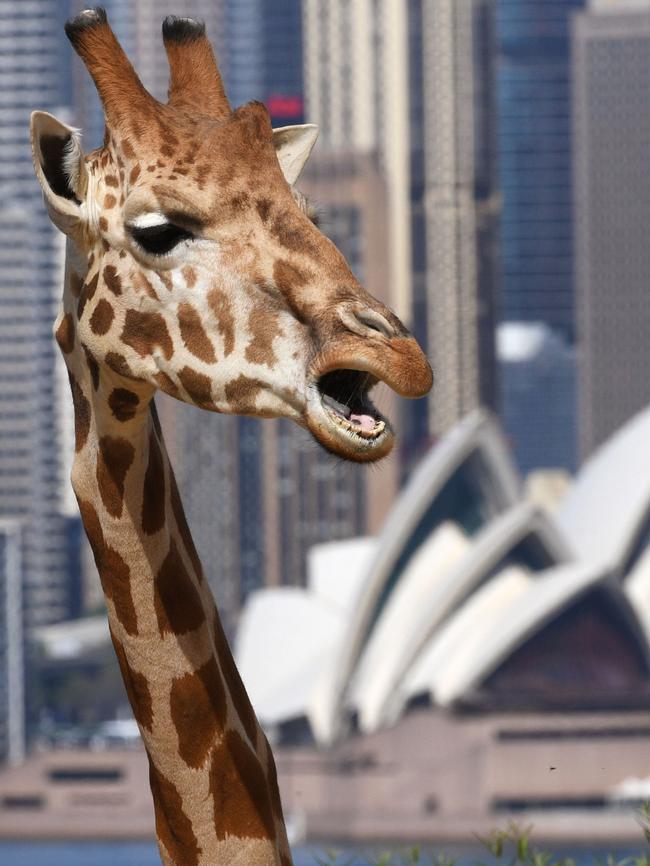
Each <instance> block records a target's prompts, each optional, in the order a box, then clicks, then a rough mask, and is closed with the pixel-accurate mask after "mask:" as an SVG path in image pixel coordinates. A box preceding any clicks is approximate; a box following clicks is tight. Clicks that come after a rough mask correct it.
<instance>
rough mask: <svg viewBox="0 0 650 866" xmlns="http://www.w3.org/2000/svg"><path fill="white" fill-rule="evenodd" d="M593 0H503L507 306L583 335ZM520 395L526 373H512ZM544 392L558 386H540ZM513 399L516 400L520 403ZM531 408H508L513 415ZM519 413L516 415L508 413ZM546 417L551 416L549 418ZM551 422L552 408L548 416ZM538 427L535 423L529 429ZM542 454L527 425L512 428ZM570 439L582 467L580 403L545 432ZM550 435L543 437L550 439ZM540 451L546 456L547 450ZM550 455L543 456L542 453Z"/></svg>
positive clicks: (501, 133)
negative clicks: (578, 282) (584, 173)
mask: <svg viewBox="0 0 650 866" xmlns="http://www.w3.org/2000/svg"><path fill="white" fill-rule="evenodd" d="M584 2H585V0H496V13H497V18H496V35H497V46H498V64H497V82H498V88H497V95H498V96H497V98H498V116H499V129H498V149H499V181H500V189H501V198H502V213H501V231H500V234H501V270H502V275H501V280H502V291H501V310H500V318H501V320H502V321H505V322H533V323H534V322H542V323H545V324H546V325H548V326H549V327H550V328H552V329H554V330H555V331H556V332H557V339H558V340H559V341H560V342H564V343H567V344H568V345H569V346H572V345H573V344H574V342H575V330H576V327H575V303H574V279H573V268H574V265H573V212H572V167H571V147H572V144H571V86H570V22H571V16H572V14H573V13H574V12H575V11H576V10H577V9H580V8H582V7H583V6H584ZM512 370H513V368H511V367H509V366H506V367H504V368H503V369H502V371H501V373H502V377H503V383H504V389H505V390H507V391H508V392H509V394H510V396H511V397H513V395H515V394H516V393H517V390H518V387H517V383H516V382H514V383H509V382H507V381H506V379H507V377H508V375H509V374H510V373H511V372H512ZM539 399H540V401H542V402H548V401H549V400H550V399H551V395H546V394H545V393H544V391H543V390H541V391H540V393H539ZM510 408H511V409H514V404H511V406H510ZM523 411H524V407H523V406H522V407H521V409H520V410H517V411H514V412H509V414H508V418H505V417H504V421H505V423H506V424H508V423H515V421H514V419H515V418H517V417H521V415H522V413H523ZM508 419H510V421H509V420H508ZM541 423H542V425H543V424H544V420H543V419H541ZM547 423H549V424H550V418H549V421H548V422H547ZM531 429H532V428H528V430H529V432H530V430H531ZM507 432H508V433H509V435H510V436H511V437H512V438H513V439H516V440H518V441H520V442H522V447H523V448H524V449H525V450H526V452H527V453H528V454H529V456H530V457H531V458H532V459H533V460H534V459H535V458H534V456H533V455H534V444H533V443H532V442H530V443H528V444H524V443H523V440H524V439H525V437H526V435H527V433H526V429H522V428H512V429H508V431H507ZM558 433H560V434H561V436H562V438H563V440H564V441H565V442H566V450H565V452H564V454H563V455H562V454H560V453H558V455H557V457H558V460H559V461H560V465H561V466H562V467H563V468H565V469H569V470H573V469H575V455H576V446H575V441H576V408H575V406H571V405H570V404H568V403H567V404H565V409H564V413H563V414H562V415H557V414H556V415H554V418H553V428H552V429H551V428H550V427H549V428H548V430H547V432H546V435H548V436H549V437H551V438H554V437H557V435H558ZM543 439H544V435H542V436H541V438H540V437H538V438H537V439H536V441H538V442H541V441H543ZM544 457H545V455H544V454H543V453H542V452H540V454H539V455H538V459H539V460H540V461H543V460H544ZM540 465H541V463H540Z"/></svg>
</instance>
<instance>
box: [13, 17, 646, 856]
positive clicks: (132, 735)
mask: <svg viewBox="0 0 650 866" xmlns="http://www.w3.org/2000/svg"><path fill="white" fill-rule="evenodd" d="M104 5H105V6H106V9H107V12H108V14H109V18H110V21H111V24H112V26H113V29H114V31H115V32H116V34H117V36H118V38H119V39H120V41H121V42H122V44H123V46H124V47H125V49H126V51H127V53H128V54H129V56H130V57H131V59H132V61H133V62H134V65H135V66H136V68H137V70H138V72H139V74H140V76H141V78H142V80H143V82H144V84H145V85H146V86H147V87H148V88H149V89H150V91H151V92H152V93H153V94H154V95H155V96H157V97H158V98H161V99H163V98H164V97H165V93H166V88H167V75H168V68H167V61H166V58H165V55H164V51H163V48H162V41H161V37H160V26H161V22H162V19H163V18H164V16H165V15H167V14H176V15H190V16H193V17H199V18H202V19H204V20H205V22H206V25H207V29H208V33H209V35H210V37H211V39H212V41H213V44H214V46H215V49H216V53H217V56H218V60H219V64H220V67H221V70H222V72H223V75H224V79H225V82H226V89H227V92H228V94H229V97H230V100H231V102H232V104H233V105H239V104H242V103H244V102H246V101H248V100H251V99H258V100H262V101H264V102H265V103H266V105H267V107H268V109H269V111H270V113H271V115H272V118H273V123H274V126H283V125H288V124H294V123H302V122H306V121H309V122H315V123H318V124H319V126H320V137H319V141H318V144H317V146H316V149H315V151H314V153H313V155H312V158H311V160H310V162H309V164H308V167H307V169H306V171H305V173H304V175H303V178H302V179H301V182H300V188H301V190H302V191H303V192H304V193H305V194H306V195H307V197H308V198H309V199H310V201H311V202H312V204H313V205H314V207H315V208H316V210H317V212H318V215H319V223H320V226H321V228H322V230H323V231H324V232H325V233H326V234H328V235H329V236H330V237H331V238H332V239H333V240H334V241H335V243H336V244H337V245H338V246H339V248H340V249H341V250H342V252H343V253H344V255H345V256H346V257H347V259H348V261H349V262H350V265H351V267H352V269H353V271H354V272H355V274H356V275H357V277H359V279H360V280H361V281H362V282H363V283H364V284H365V285H366V286H367V288H368V289H369V290H370V291H371V292H372V293H373V294H374V295H376V296H377V297H379V298H381V299H382V300H383V301H385V302H386V303H388V304H389V305H391V306H392V307H393V308H394V309H395V311H396V312H397V313H398V315H399V316H400V317H401V318H402V319H403V320H404V321H405V322H406V323H407V324H408V325H409V326H410V328H411V330H412V331H413V332H414V333H415V335H416V336H417V338H418V340H419V341H420V343H421V344H422V346H423V347H424V348H425V350H426V352H427V354H428V356H429V358H430V360H431V363H432V366H433V367H434V370H435V374H436V384H435V387H434V390H433V392H432V395H431V396H430V397H429V398H428V399H424V400H420V401H416V402H413V403H407V402H405V401H398V400H397V398H394V397H392V396H391V395H390V394H388V393H384V394H382V395H381V397H380V407H381V408H382V409H383V410H384V411H386V412H387V413H388V414H392V417H393V418H394V419H395V426H396V428H397V431H398V435H399V445H398V448H397V449H396V452H395V453H394V454H393V455H392V456H391V457H390V458H389V459H388V460H387V461H385V462H384V463H383V464H381V465H380V466H378V467H375V468H372V469H368V468H367V467H358V466H351V465H347V464H343V463H341V462H338V461H336V460H334V459H333V458H332V457H330V456H328V455H327V454H325V453H324V452H322V451H320V450H319V449H318V447H317V446H316V444H315V443H314V442H313V441H312V440H311V438H310V437H309V436H308V435H306V434H305V433H303V432H302V431H301V430H300V429H298V428H297V427H296V426H295V425H294V426H292V425H291V424H289V423H287V422H281V421H263V422H260V421H257V420H255V419H250V418H232V417H222V416H216V415H210V414H209V413H207V412H203V411H200V410H197V409H193V408H191V407H189V406H187V405H181V404H180V403H175V402H174V401H172V400H171V399H165V398H163V399H161V400H160V402H159V411H160V414H161V417H162V423H163V427H164V430H165V437H166V440H167V445H168V449H169V452H170V456H171V460H172V464H173V466H174V468H175V471H176V474H177V477H178V480H179V484H180V487H181V491H182V494H183V498H184V501H185V505H186V510H187V512H188V518H189V522H190V525H191V528H192V530H193V533H194V536H195V539H196V541H197V546H198V548H199V552H200V554H201V557H202V559H203V563H204V569H205V572H206V575H207V576H208V578H209V580H210V583H211V585H212V587H213V590H214V592H215V595H216V598H217V602H218V604H219V607H220V611H221V615H222V618H223V620H224V623H225V626H226V629H227V631H228V634H229V636H230V638H231V641H232V642H233V645H234V647H235V652H236V656H237V659H238V662H239V664H240V667H241V669H242V672H243V676H244V679H245V681H246V684H247V686H248V688H249V691H250V694H251V697H252V699H253V702H254V704H255V706H256V709H257V711H258V713H259V715H260V718H261V721H262V722H263V724H264V726H265V728H266V730H267V732H268V733H269V736H270V737H271V738H272V740H273V742H274V743H275V745H276V750H277V755H278V765H279V772H280V781H281V787H282V790H283V798H284V802H285V808H286V810H287V814H288V819H289V823H290V829H291V832H292V834H293V836H294V838H296V839H302V838H305V837H306V838H309V839H314V838H315V839H337V838H339V839H340V838H344V839H348V840H352V841H373V840H378V839H389V840H403V839H423V840H431V841H433V840H437V839H455V840H457V841H459V842H462V841H465V840H469V839H471V838H472V835H473V833H475V832H485V831H486V830H487V829H488V828H489V827H491V826H494V825H495V824H498V823H499V822H501V821H503V820H506V819H508V818H509V817H512V816H516V817H519V818H522V819H524V820H525V821H530V822H532V823H533V824H535V826H536V827H537V828H538V829H539V832H540V833H541V834H542V835H543V836H544V838H548V839H551V840H564V841H565V842H582V843H589V844H592V845H594V846H597V845H599V844H601V843H602V844H610V843H612V842H615V841H617V840H634V839H638V837H639V832H638V828H637V827H636V826H635V823H634V820H633V816H632V812H633V808H634V806H635V805H637V804H639V803H641V802H642V801H644V800H645V799H646V798H650V644H649V636H650V547H647V545H648V544H650V447H649V443H650V408H649V404H650V375H649V372H650V303H649V302H648V298H647V295H648V285H649V283H650V243H649V242H648V236H647V235H648V226H649V225H650V168H649V165H648V151H649V150H650V0H589V2H586V0H196V2H189V0H188V2H184V0H158V2H155V3H154V2H153V0H137V2H133V0H128V2H127V0H107V2H105V4H104ZM81 8H83V4H82V3H77V2H72V0H21V2H20V3H18V2H16V0H0V185H1V186H0V191H1V196H0V224H1V226H2V232H1V233H0V837H4V838H7V837H16V836H18V837H23V838H25V839H29V838H36V837H38V838H41V839H48V838H54V837H70V838H76V839H83V838H88V837H90V838H92V837H97V836H102V837H107V836H109V837H110V836H114V837H120V836H123V837H128V838H143V839H148V838H149V837H150V836H151V833H152V815H151V807H150V803H149V795H148V791H147V774H146V769H145V758H144V753H143V752H142V750H141V748H140V746H139V739H138V733H137V727H136V726H135V723H134V721H133V719H132V717H131V715H130V711H129V707H128V703H127V700H126V696H125V694H124V691H123V688H122V685H121V680H120V677H119V672H118V669H117V665H116V663H115V660H114V657H113V652H112V648H111V647H110V643H109V639H108V629H107V626H106V621H105V615H104V606H103V598H102V593H101V587H100V584H99V580H98V577H97V574H96V571H95V567H94V564H93V562H92V557H91V555H90V553H89V548H88V546H87V543H86V541H85V537H84V535H83V532H82V529H81V524H80V519H79V515H78V512H77V508H76V504H75V502H74V497H73V495H72V490H71V488H70V485H69V481H68V475H69V470H70V463H71V457H72V454H73V451H74V447H73V438H72V437H73V424H72V406H71V401H70V399H69V394H68V384H67V377H66V374H65V369H64V366H63V363H62V361H61V360H60V359H59V356H58V351H57V350H56V348H55V345H54V341H53V338H52V334H51V329H52V324H53V322H54V319H55V317H56V313H57V308H58V304H59V299H60V295H61V287H62V278H63V271H62V268H63V258H64V243H63V238H62V236H60V235H59V234H58V233H57V232H56V230H55V229H54V228H53V227H52V226H51V224H50V223H49V220H48V218H47V216H46V214H45V211H44V208H43V205H42V201H41V193H40V189H39V187H38V184H37V182H36V180H35V178H34V175H33V170H32V165H31V154H30V148H29V141H28V122H29V114H30V112H31V111H32V110H33V109H36V108H38V109H43V110H47V111H50V112H52V113H54V114H56V115H57V116H58V117H59V118H61V119H62V120H65V121H67V122H69V123H71V124H73V125H75V126H78V127H81V128H82V130H83V134H84V138H83V142H84V146H85V149H86V151H89V150H90V149H92V148H94V147H97V146H99V145H100V143H101V139H102V135H103V120H102V112H101V110H100V107H99V104H98V101H97V97H96V92H95V89H94V86H93V85H92V82H91V80H90V78H89V76H88V74H87V72H86V71H85V69H84V67H83V65H82V63H81V62H80V61H79V60H78V58H77V57H76V55H75V54H74V52H73V51H72V49H71V47H70V45H69V43H68V41H67V39H66V38H65V36H64V32H63V23H64V21H65V20H66V19H67V18H68V17H70V16H71V15H73V14H75V13H76V12H77V11H79V10H80V9H81ZM6 850H7V851H8V850H9V849H6ZM147 850H149V849H147ZM151 850H153V849H151ZM0 852H2V843H1V842H0ZM6 856H7V857H8V856H9V854H8V853H7V854H6ZM125 856H126V855H125ZM139 856H140V855H139ZM141 856H142V857H143V858H144V857H145V855H144V854H142V855H141ZM70 857H71V855H67V859H66V860H65V861H61V862H66V863H72V862H76V861H73V860H72V859H70ZM0 860H2V856H0ZM3 862H5V861H4V860H3ZM10 862H14V861H10ZM15 862H16V863H18V862H20V863H23V862H25V863H27V862H31V861H28V860H24V861H23V860H20V861H18V860H16V861H15ZM39 862H50V861H43V860H42V859H41V860H40V861H39ZM51 862H52V863H58V862H59V861H57V860H55V859H52V860H51ZM80 862H81V861H80ZM84 862H85V861H84ZM93 862H94V861H93ZM98 862H99V861H98ZM121 862H122V861H121ZM123 862H127V860H126V859H124V860H123ZM134 862H138V863H140V862H142V863H144V862H145V859H142V860H138V861H134ZM146 862H149V861H148V860H147V861H146ZM151 862H155V859H154V860H151Z"/></svg>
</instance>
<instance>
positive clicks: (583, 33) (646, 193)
mask: <svg viewBox="0 0 650 866" xmlns="http://www.w3.org/2000/svg"><path fill="white" fill-rule="evenodd" d="M648 74H650V4H644V5H643V4H640V3H633V4H628V3H623V2H618V3H605V2H598V3H595V4H594V5H593V6H592V7H591V8H590V9H589V11H588V12H585V13H583V14H581V15H579V16H578V17H577V19H576V23H575V29H574V91H575V114H574V124H575V183H576V224H577V247H576V250H577V262H576V272H577V304H578V336H579V340H580V361H579V383H580V389H579V390H580V404H579V413H580V415H579V419H580V420H579V435H580V453H581V455H582V457H586V456H587V455H589V454H590V453H591V452H592V451H593V450H594V449H595V448H596V447H597V446H598V445H599V444H600V443H602V442H603V441H604V440H605V439H606V438H607V437H608V436H610V435H611V433H612V432H613V431H614V430H616V429H617V428H618V427H619V426H620V425H621V424H623V423H624V422H625V421H626V420H627V419H628V418H630V417H631V416H632V415H633V414H634V413H635V412H637V411H638V410H639V409H641V408H642V407H643V406H645V405H647V404H648V402H650V385H649V384H648V382H647V377H646V376H645V375H644V371H645V369H646V368H647V366H648V363H650V355H649V350H648V340H647V335H648V329H649V328H650V310H649V309H648V303H647V286H648V281H649V280H650V250H649V248H648V244H647V239H646V234H645V231H644V226H645V224H646V223H647V217H648V214H647V212H646V202H647V201H648V200H649V198H650V170H649V168H648V162H647V158H646V157H647V154H646V142H647V140H648V134H649V126H650V121H649V120H648V118H649V117H650V94H649V93H648V92H647V87H646V86H645V83H646V81H647V78H648Z"/></svg>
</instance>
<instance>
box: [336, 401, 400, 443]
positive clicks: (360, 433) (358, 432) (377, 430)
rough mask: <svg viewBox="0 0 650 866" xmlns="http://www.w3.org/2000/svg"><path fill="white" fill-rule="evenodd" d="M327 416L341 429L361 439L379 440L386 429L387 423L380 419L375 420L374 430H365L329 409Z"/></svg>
mask: <svg viewBox="0 0 650 866" xmlns="http://www.w3.org/2000/svg"><path fill="white" fill-rule="evenodd" d="M327 414H328V415H329V416H330V418H332V419H333V420H334V421H335V422H336V424H337V425H338V426H339V427H342V428H343V429H344V430H345V431H346V432H347V433H350V434H352V435H353V436H357V437H358V438H359V439H377V437H379V436H380V435H381V434H382V433H383V432H384V430H385V429H386V423H385V422H384V421H382V420H380V419H376V420H375V426H374V427H373V429H372V430H364V429H362V428H361V427H360V426H359V425H357V424H354V423H353V422H352V421H349V420H348V419H347V418H345V417H344V416H343V415H339V414H338V412H335V411H333V410H331V409H329V407H327Z"/></svg>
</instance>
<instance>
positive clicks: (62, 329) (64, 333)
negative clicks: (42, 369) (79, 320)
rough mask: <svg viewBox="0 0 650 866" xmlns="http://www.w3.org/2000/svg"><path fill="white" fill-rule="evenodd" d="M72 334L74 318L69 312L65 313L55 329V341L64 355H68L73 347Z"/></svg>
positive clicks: (73, 332)
mask: <svg viewBox="0 0 650 866" xmlns="http://www.w3.org/2000/svg"><path fill="white" fill-rule="evenodd" d="M74 334H75V331H74V319H73V318H72V316H71V315H70V313H66V314H65V316H64V317H63V318H62V319H61V322H60V324H59V327H58V328H57V329H56V342H57V343H58V344H59V349H61V351H62V352H63V353H64V354H65V355H69V354H70V352H71V351H72V350H73V349H74Z"/></svg>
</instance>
